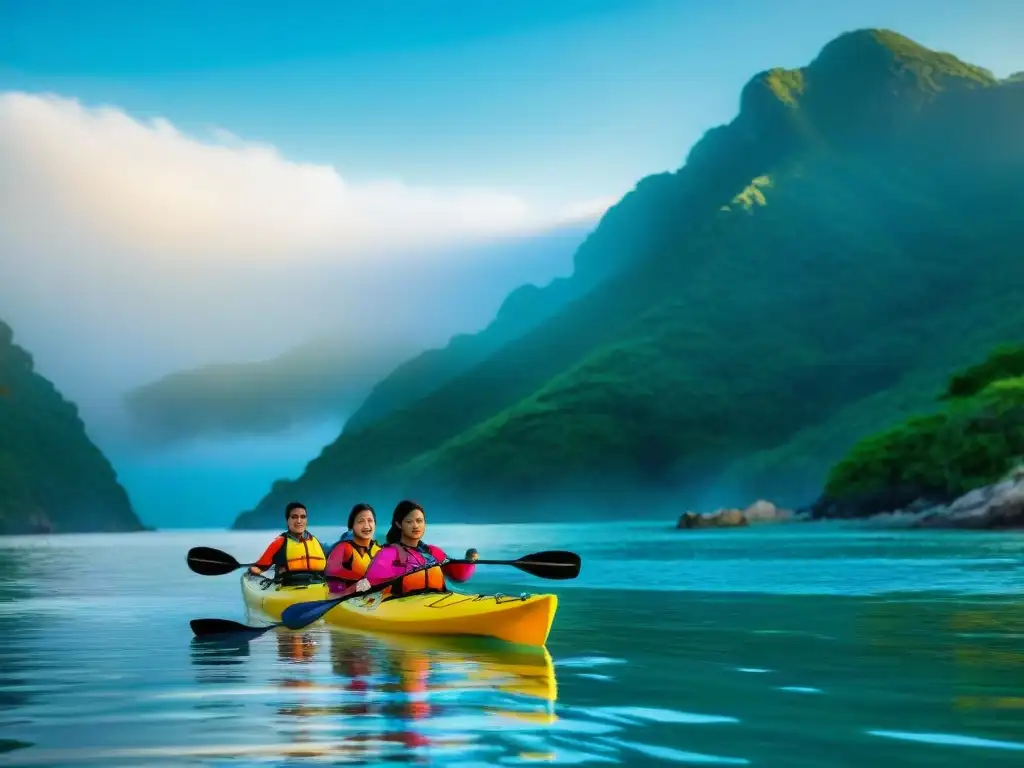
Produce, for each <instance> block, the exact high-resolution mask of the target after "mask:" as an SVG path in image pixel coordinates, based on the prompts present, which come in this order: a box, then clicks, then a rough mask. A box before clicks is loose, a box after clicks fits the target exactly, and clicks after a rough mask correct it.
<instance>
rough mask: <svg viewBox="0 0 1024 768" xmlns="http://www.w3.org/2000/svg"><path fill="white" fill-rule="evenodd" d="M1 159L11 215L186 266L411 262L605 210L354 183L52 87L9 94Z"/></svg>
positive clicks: (1, 126) (1, 119) (23, 226)
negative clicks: (414, 255) (56, 223)
mask: <svg viewBox="0 0 1024 768" xmlns="http://www.w3.org/2000/svg"><path fill="white" fill-rule="evenodd" d="M0 156H2V157H3V158H4V168H5V176H6V177H7V182H6V183H5V184H4V193H5V194H4V198H3V199H2V200H0V202H2V205H3V210H4V211H5V216H6V215H8V212H10V211H17V212H18V213H19V214H20V221H19V223H18V225H17V229H18V230H19V231H21V232H22V233H24V234H30V233H32V230H33V229H34V228H37V227H38V228H44V229H49V227H50V224H51V222H52V221H53V217H54V216H58V217H59V220H60V221H61V222H62V224H61V228H62V229H63V230H65V232H66V231H69V230H73V231H74V232H75V234H76V237H83V236H84V237H92V238H101V239H102V240H103V241H104V242H105V243H106V244H108V245H109V246H111V247H113V248H117V249H130V250H132V251H136V252H144V253H145V255H146V256H148V257H150V258H152V257H154V256H157V255H165V256H168V257H173V258H174V259H175V260H178V261H179V262H180V261H185V262H189V261H191V262H195V261H205V260H209V259H216V260H218V261H221V262H228V263H239V264H251V263H258V262H261V261H265V260H282V259H283V260H288V261H297V260H301V259H303V258H306V257H330V258H331V259H351V260H361V259H366V258H367V257H369V256H371V255H377V256H378V257H379V255H380V254H400V255H401V256H403V257H407V256H409V255H410V252H411V251H417V252H420V253H422V252H424V251H427V250H431V249H435V248H437V247H444V246H450V245H452V244H454V243H465V242H467V241H472V240H474V239H488V238H493V237H501V236H509V235H522V234H528V233H534V232H540V231H543V230H545V229H549V228H551V227H554V226H558V225H560V224H564V223H569V222H572V221H577V220H580V219H586V218H593V217H594V216H595V215H599V213H600V212H601V210H602V209H603V208H607V206H608V204H609V201H604V200H602V201H594V202H591V201H587V202H584V203H582V204H573V205H571V206H569V207H568V208H567V209H566V210H564V211H543V210H540V209H537V208H535V207H532V206H531V205H530V204H529V203H528V202H527V201H525V200H523V199H522V198H520V197H517V196H515V195H511V194H506V193H503V192H501V191H495V190H488V189H460V188H441V187H414V186H409V185H407V184H403V183H402V182H401V181H398V180H393V179H382V180H378V181H371V182H364V183H351V182H348V181H346V180H345V179H343V178H342V177H341V175H340V174H339V173H338V171H337V170H336V169H335V168H333V167H332V166H330V165H317V164H310V163H296V162H292V161H289V160H287V159H285V158H283V157H282V156H281V155H280V153H279V152H278V151H277V150H276V149H275V148H274V147H272V146H269V145H265V144H258V143H253V142H246V141H243V140H240V139H238V138H236V137H234V136H233V135H231V134H230V133H227V132H225V131H223V130H213V131H210V132H209V135H208V136H207V137H205V138H199V137H193V136H187V135H185V134H184V133H182V132H181V131H179V130H178V129H177V128H175V127H174V126H173V125H172V124H171V123H170V122H168V121H167V120H165V119H163V118H155V119H152V120H149V121H145V122H143V121H140V120H137V119H135V118H133V117H131V116H129V115H128V114H126V113H125V112H123V111H122V110H119V109H116V108H113V107H106V106H104V107H93V108H90V107H86V106H83V105H82V104H81V103H80V102H78V101H76V100H73V99H67V98H62V97H59V96H54V95H32V94H26V93H5V94H2V95H0ZM26 193H28V194H26ZM12 198H13V199H12ZM34 234H40V235H41V234H49V235H51V236H52V235H53V234H55V233H53V232H52V231H50V232H48V233H39V232H36V233H34ZM141 257H142V253H140V258H141Z"/></svg>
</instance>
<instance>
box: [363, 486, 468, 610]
mask: <svg viewBox="0 0 1024 768" xmlns="http://www.w3.org/2000/svg"><path fill="white" fill-rule="evenodd" d="M426 530H427V519H426V516H425V515H424V514H423V507H422V506H420V505H419V504H417V503H416V502H415V501H408V500H406V501H400V502H398V506H396V507H395V511H394V514H392V515H391V527H390V528H388V532H387V535H386V536H385V539H386V541H387V546H386V547H383V548H382V549H381V550H380V551H379V552H378V553H377V554H376V556H375V557H374V558H373V560H371V561H370V565H369V567H368V568H367V569H366V577H365V579H364V581H366V582H367V583H368V584H366V585H364V584H363V582H362V581H361V582H360V583H359V584H358V585H357V586H356V591H359V592H363V591H365V590H366V589H369V587H370V586H376V585H378V584H381V583H383V582H386V581H392V580H394V579H398V578H399V577H401V576H402V574H404V573H408V572H409V571H412V570H415V569H417V568H423V567H424V566H428V565H430V564H431V563H433V564H434V565H433V567H431V568H426V569H424V570H421V571H417V572H416V573H412V574H410V575H408V576H406V577H405V578H404V579H401V581H398V582H396V583H395V584H393V585H391V586H390V587H388V588H387V589H386V590H384V597H385V598H388V597H402V596H403V595H411V594H416V593H418V592H448V591H449V589H448V585H447V584H446V583H445V577H447V578H449V579H451V580H452V581H458V582H464V581H468V580H469V579H470V577H472V575H473V571H474V570H476V566H474V565H471V564H465V563H448V564H446V565H443V566H442V565H440V563H442V562H443V561H445V560H447V559H448V556H447V555H446V554H445V553H444V550H442V549H441V548H440V547H436V546H434V545H433V544H427V543H425V542H424V541H423V534H424V533H426ZM477 557H478V555H477V552H476V550H475V549H470V550H467V551H466V559H467V560H476V559H477Z"/></svg>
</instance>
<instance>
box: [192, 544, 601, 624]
mask: <svg viewBox="0 0 1024 768" xmlns="http://www.w3.org/2000/svg"><path fill="white" fill-rule="evenodd" d="M196 549H204V548H202V547H196ZM193 551H194V550H193ZM208 551H210V552H217V553H218V554H219V555H220V556H221V559H220V562H225V558H229V559H230V560H231V561H234V558H233V557H231V556H230V555H226V554H225V553H223V552H219V551H218V550H208ZM189 554H190V555H191V552H190V553H189ZM209 559H210V560H212V559H213V558H212V557H211V558H209ZM190 563H191V560H190ZM448 563H464V564H470V563H472V564H475V565H511V566H513V567H514V568H518V569H519V570H521V571H525V572H527V573H530V574H533V575H534V576H538V577H539V578H542V579H557V580H561V579H575V578H576V577H577V576H578V575H579V573H580V565H581V561H580V556H579V555H577V554H576V553H575V552H566V551H563V550H548V551H545V552H536V553H534V554H532V555H526V556H524V557H521V558H519V559H518V560H445V561H444V562H443V563H428V564H426V565H424V566H422V567H420V568H414V569H413V570H411V571H409V572H407V573H403V574H402V575H401V576H398V577H396V578H394V579H391V580H389V581H385V582H381V583H380V584H377V585H375V586H374V587H371V588H370V589H369V590H367V591H365V592H349V593H347V594H343V595H340V596H338V597H334V598H330V599H328V600H311V601H309V602H305V603H296V604H295V605H290V606H288V607H287V608H286V609H285V610H284V612H283V613H282V615H281V622H279V623H275V624H267V625H265V626H262V627H251V626H248V625H246V624H240V623H238V622H237V621H229V620H227V619H192V621H191V622H189V624H190V626H191V627H192V632H193V633H194V634H195V635H196V637H208V636H211V635H219V634H232V633H233V634H241V633H245V634H248V635H250V636H251V637H252V638H256V637H258V636H260V635H262V634H263V633H264V632H268V631H270V630H271V629H274V628H275V627H281V626H286V627H288V628H289V629H302V628H303V627H306V626H308V625H309V624H312V623H313V622H314V621H316V620H317V619H319V618H321V617H322V616H324V615H325V614H326V613H327V612H328V611H330V610H331V609H332V608H334V607H335V606H336V605H340V604H341V603H343V602H345V601H346V600H350V599H352V598H354V597H359V596H361V595H369V594H372V593H374V592H379V591H381V590H383V589H385V588H387V587H389V586H390V585H392V584H394V583H396V582H399V581H401V580H402V579H404V578H405V577H406V576H409V575H411V574H413V573H418V572H419V571H425V570H427V569H429V568H433V567H435V566H436V565H445V564H448ZM223 572H224V573H227V571H223Z"/></svg>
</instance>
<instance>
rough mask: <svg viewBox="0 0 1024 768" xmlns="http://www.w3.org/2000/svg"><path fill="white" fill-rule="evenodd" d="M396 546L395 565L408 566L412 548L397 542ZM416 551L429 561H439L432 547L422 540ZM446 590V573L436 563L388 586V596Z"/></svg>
mask: <svg viewBox="0 0 1024 768" xmlns="http://www.w3.org/2000/svg"><path fill="white" fill-rule="evenodd" d="M395 548H396V550H397V552H398V554H397V556H396V557H395V565H398V566H401V567H403V568H404V567H406V564H407V563H408V562H409V551H410V550H409V549H407V548H406V547H404V546H402V544H395ZM415 551H416V552H418V553H419V554H421V555H422V556H423V558H424V559H425V560H426V561H427V563H437V558H435V557H434V556H433V555H432V554H431V552H430V548H429V547H427V545H426V544H424V543H423V542H422V541H421V542H420V543H419V546H418V547H416V550H415ZM445 591H447V590H446V587H445V583H444V573H442V571H441V566H439V565H434V566H433V567H432V568H426V569H424V570H422V571H417V572H416V573H412V574H409V575H408V576H405V577H403V578H402V580H401V581H399V582H398V583H397V584H393V585H392V586H390V587H388V589H387V595H386V596H387V597H401V596H402V595H411V594H414V593H416V592H445Z"/></svg>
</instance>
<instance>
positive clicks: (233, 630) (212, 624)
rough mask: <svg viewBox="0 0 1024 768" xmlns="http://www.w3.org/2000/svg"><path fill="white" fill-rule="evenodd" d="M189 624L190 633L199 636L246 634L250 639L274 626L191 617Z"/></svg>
mask: <svg viewBox="0 0 1024 768" xmlns="http://www.w3.org/2000/svg"><path fill="white" fill-rule="evenodd" d="M189 625H190V626H191V627H192V634H194V635H195V636H196V637H199V638H206V637H213V636H215V635H247V636H248V637H249V638H250V639H251V638H254V637H259V636H260V635H262V634H263V633H264V632H266V631H267V630H270V629H273V628H274V625H273V624H267V625H266V626H263V627H250V626H248V625H247V624H239V623H238V622H237V621H228V620H227V619H192V621H190V622H189Z"/></svg>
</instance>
